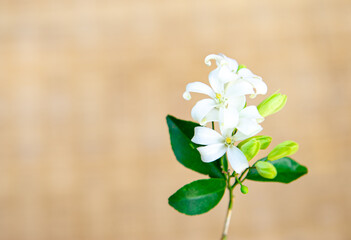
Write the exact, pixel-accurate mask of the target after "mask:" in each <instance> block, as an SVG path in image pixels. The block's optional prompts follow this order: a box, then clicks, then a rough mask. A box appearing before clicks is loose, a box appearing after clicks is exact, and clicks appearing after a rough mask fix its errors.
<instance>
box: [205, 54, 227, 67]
mask: <svg viewBox="0 0 351 240" xmlns="http://www.w3.org/2000/svg"><path fill="white" fill-rule="evenodd" d="M212 59H213V60H216V64H217V66H218V65H220V62H221V61H222V60H223V57H222V56H220V55H217V54H210V55H208V56H207V57H205V64H206V65H207V66H211V60H212Z"/></svg>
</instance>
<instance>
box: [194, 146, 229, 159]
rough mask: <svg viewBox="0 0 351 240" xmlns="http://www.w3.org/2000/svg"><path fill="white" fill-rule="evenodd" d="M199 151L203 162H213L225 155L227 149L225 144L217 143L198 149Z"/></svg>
mask: <svg viewBox="0 0 351 240" xmlns="http://www.w3.org/2000/svg"><path fill="white" fill-rule="evenodd" d="M197 150H198V151H199V152H200V155H201V160H202V161H203V162H213V161H215V160H217V159H218V158H220V157H222V156H223V155H224V154H225V152H226V151H227V147H226V146H225V145H224V143H217V144H211V145H208V146H206V147H198V148H197Z"/></svg>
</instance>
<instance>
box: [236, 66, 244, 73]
mask: <svg viewBox="0 0 351 240" xmlns="http://www.w3.org/2000/svg"><path fill="white" fill-rule="evenodd" d="M242 68H246V66H245V65H244V64H240V65H239V66H238V70H236V72H239V70H240V69H242Z"/></svg>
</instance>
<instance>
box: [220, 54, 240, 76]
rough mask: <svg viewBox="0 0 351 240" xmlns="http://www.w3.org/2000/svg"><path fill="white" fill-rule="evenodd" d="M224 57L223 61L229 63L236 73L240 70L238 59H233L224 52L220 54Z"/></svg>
mask: <svg viewBox="0 0 351 240" xmlns="http://www.w3.org/2000/svg"><path fill="white" fill-rule="evenodd" d="M220 55H221V56H222V57H223V61H225V62H227V63H228V67H229V68H230V70H231V71H232V72H234V73H236V71H237V70H238V67H239V64H238V62H237V61H236V60H234V59H231V58H229V57H227V56H225V55H224V54H220Z"/></svg>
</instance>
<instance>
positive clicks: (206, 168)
mask: <svg viewBox="0 0 351 240" xmlns="http://www.w3.org/2000/svg"><path fill="white" fill-rule="evenodd" d="M166 120H167V124H168V128H169V135H170V138H171V145H172V149H173V152H174V155H175V156H176V158H177V160H178V162H180V163H181V164H183V165H184V166H185V167H187V168H190V169H192V170H194V171H196V172H199V173H202V174H205V175H209V176H210V177H213V178H224V174H223V173H222V170H221V163H220V160H216V161H214V162H211V163H204V162H203V161H201V157H200V153H199V151H198V150H197V149H196V148H197V147H199V145H197V144H195V143H193V142H191V139H192V137H193V136H194V128H195V127H197V126H200V125H199V124H197V123H194V122H190V121H184V120H180V119H177V118H175V117H173V116H170V115H168V116H167V117H166Z"/></svg>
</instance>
